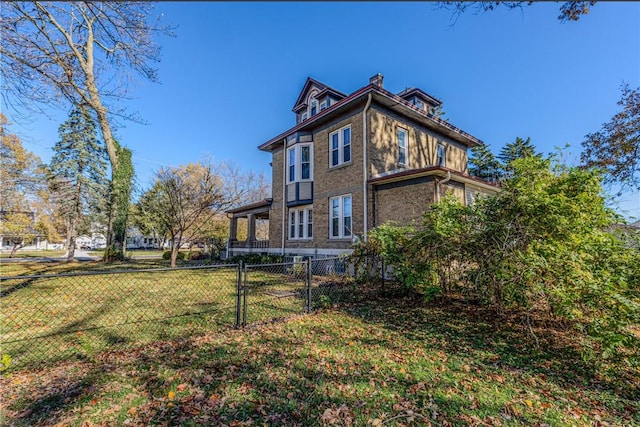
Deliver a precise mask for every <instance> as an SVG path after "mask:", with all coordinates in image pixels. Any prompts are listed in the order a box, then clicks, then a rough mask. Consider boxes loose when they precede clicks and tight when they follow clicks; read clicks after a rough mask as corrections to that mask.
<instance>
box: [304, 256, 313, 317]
mask: <svg viewBox="0 0 640 427" xmlns="http://www.w3.org/2000/svg"><path fill="white" fill-rule="evenodd" d="M312 274H313V273H312V271H311V258H307V277H306V280H305V281H306V282H307V283H306V285H307V313H311V309H312V304H311V278H312Z"/></svg>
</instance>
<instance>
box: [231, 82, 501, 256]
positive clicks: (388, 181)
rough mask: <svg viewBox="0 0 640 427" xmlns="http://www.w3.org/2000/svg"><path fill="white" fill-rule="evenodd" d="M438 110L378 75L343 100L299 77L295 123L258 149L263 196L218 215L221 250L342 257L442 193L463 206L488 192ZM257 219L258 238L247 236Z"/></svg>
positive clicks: (461, 140)
mask: <svg viewBox="0 0 640 427" xmlns="http://www.w3.org/2000/svg"><path fill="white" fill-rule="evenodd" d="M441 105H442V103H441V102H440V101H439V100H438V99H436V98H434V97H432V96H431V95H429V94H427V93H426V92H424V91H423V90H421V89H418V88H408V89H405V90H403V91H402V92H400V93H397V94H394V93H391V92H389V91H388V90H386V89H384V87H383V77H382V75H380V74H377V75H375V76H373V77H372V78H371V79H370V80H369V84H368V85H366V86H364V87H362V88H360V89H358V90H356V91H355V92H353V93H351V94H349V95H347V94H345V93H342V92H340V91H338V90H336V89H333V88H331V87H329V86H327V85H325V84H323V83H320V82H318V81H317V80H314V79H312V78H308V79H307V81H306V83H305V84H304V86H303V88H302V90H301V91H300V94H299V96H298V98H297V100H296V101H295V104H294V106H293V112H294V114H295V125H294V126H292V127H291V128H290V129H287V130H286V131H284V132H282V133H280V134H278V135H276V136H274V137H273V138H270V139H269V140H267V141H266V142H264V143H263V144H261V145H260V146H259V147H258V148H259V149H260V150H262V151H266V152H269V153H271V154H272V163H271V166H272V187H271V188H272V192H273V195H272V198H269V199H264V200H262V201H260V202H257V203H253V204H250V205H248V206H243V207H239V208H236V209H232V210H229V211H228V212H227V213H228V215H229V216H230V218H231V224H230V239H229V251H230V254H236V253H243V252H257V251H259V252H269V253H277V254H288V255H313V256H322V255H337V254H342V253H344V252H345V251H348V250H349V247H350V246H351V245H352V243H353V242H354V241H356V240H358V239H366V237H367V233H368V231H369V230H371V229H372V228H373V227H376V226H378V225H380V224H383V223H385V222H388V221H395V222H398V223H403V224H407V223H411V222H414V221H418V220H419V219H420V218H421V216H422V214H423V213H424V212H425V210H426V209H427V207H428V206H429V205H430V204H432V203H435V202H437V201H439V200H440V199H441V198H442V197H443V196H444V195H445V194H453V195H454V196H455V197H457V198H459V199H460V201H462V202H463V203H467V204H469V203H472V202H473V201H474V200H475V198H476V197H477V196H478V195H479V194H491V193H495V192H496V191H498V188H497V187H496V186H495V185H494V184H492V183H490V182H487V181H484V180H482V179H479V178H476V177H473V176H471V175H469V173H468V168H467V160H468V158H467V150H468V149H469V148H470V147H474V146H476V145H479V144H482V142H481V141H480V140H479V139H477V138H476V137H474V136H472V135H470V134H468V133H466V132H464V131H462V130H461V129H458V128H457V127H455V126H453V125H451V124H450V123H449V122H447V121H445V120H442V119H440V118H439V117H437V115H436V112H437V110H438V109H439V108H440V107H441ZM240 218H246V220H247V223H248V226H247V228H248V233H247V234H248V238H247V240H246V241H241V242H240V241H238V240H237V229H238V220H239V219H240ZM258 219H268V220H269V239H268V240H265V241H260V240H257V239H256V237H255V236H256V234H255V228H256V227H255V222H256V220H258Z"/></svg>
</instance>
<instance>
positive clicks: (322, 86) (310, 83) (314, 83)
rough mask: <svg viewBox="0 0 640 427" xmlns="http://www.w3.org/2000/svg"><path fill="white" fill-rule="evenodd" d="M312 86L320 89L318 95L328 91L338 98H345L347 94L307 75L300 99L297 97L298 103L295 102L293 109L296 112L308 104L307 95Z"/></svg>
mask: <svg viewBox="0 0 640 427" xmlns="http://www.w3.org/2000/svg"><path fill="white" fill-rule="evenodd" d="M312 88H315V89H317V90H318V96H322V95H325V94H327V93H329V94H332V95H334V96H335V97H336V98H344V97H346V96H347V95H345V94H344V93H342V92H340V91H338V90H335V89H333V88H331V87H329V86H327V85H326V84H324V83H322V82H319V81H317V80H316V79H313V78H311V77H307V81H306V82H305V83H304V86H302V90H301V91H300V95H298V99H296V103H295V104H294V106H293V109H292V111H294V112H296V111H298V110H300V108H301V107H304V106H306V105H307V104H306V103H305V100H306V99H307V95H308V94H309V92H310V91H311V89H312Z"/></svg>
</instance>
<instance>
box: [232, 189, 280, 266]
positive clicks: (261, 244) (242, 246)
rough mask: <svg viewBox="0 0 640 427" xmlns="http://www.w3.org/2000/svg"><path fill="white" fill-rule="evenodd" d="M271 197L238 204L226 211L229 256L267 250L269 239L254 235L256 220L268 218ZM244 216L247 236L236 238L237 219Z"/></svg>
mask: <svg viewBox="0 0 640 427" xmlns="http://www.w3.org/2000/svg"><path fill="white" fill-rule="evenodd" d="M272 200H273V199H263V200H261V201H259V202H256V203H252V204H250V205H246V206H240V207H238V208H235V209H230V210H228V211H226V214H227V217H228V218H229V241H228V243H227V256H228V257H231V256H233V255H237V254H239V253H252V252H267V249H268V248H269V240H268V238H267V239H258V238H257V237H256V222H257V221H260V220H262V221H264V220H267V221H268V220H269V210H270V209H271V202H272ZM241 218H245V219H246V221H247V229H246V231H247V234H246V235H247V238H246V240H238V220H239V219H241Z"/></svg>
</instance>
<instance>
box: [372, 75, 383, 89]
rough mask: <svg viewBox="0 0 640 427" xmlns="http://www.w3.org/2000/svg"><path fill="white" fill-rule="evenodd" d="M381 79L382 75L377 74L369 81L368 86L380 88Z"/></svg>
mask: <svg viewBox="0 0 640 427" xmlns="http://www.w3.org/2000/svg"><path fill="white" fill-rule="evenodd" d="M382 79H384V77H383V76H382V74H380V73H378V74H376V75H375V76H373V77H371V78H370V79H369V84H372V85H374V86H378V87H379V88H382Z"/></svg>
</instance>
